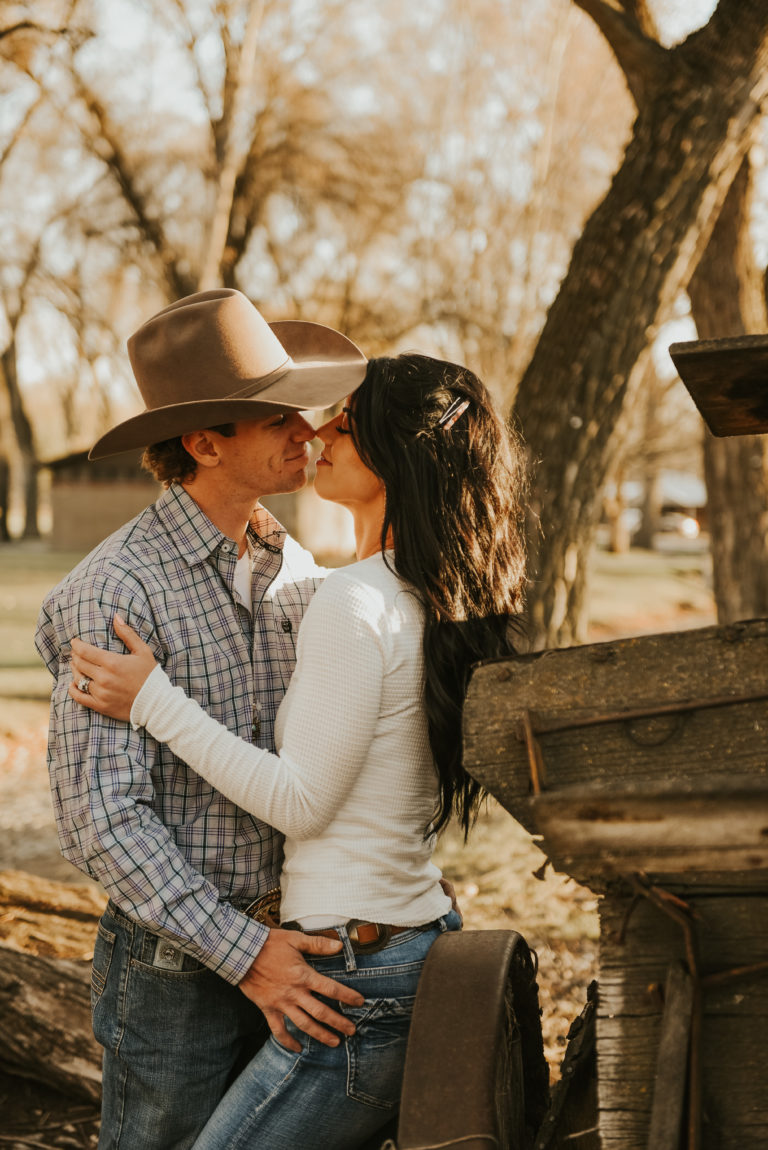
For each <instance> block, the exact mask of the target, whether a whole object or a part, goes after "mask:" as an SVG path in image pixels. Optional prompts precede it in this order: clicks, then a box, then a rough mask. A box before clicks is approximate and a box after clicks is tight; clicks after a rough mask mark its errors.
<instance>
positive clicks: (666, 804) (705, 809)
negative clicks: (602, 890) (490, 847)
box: [532, 783, 768, 880]
mask: <svg viewBox="0 0 768 1150" xmlns="http://www.w3.org/2000/svg"><path fill="white" fill-rule="evenodd" d="M638 791H639V793H638ZM532 806H533V807H534V811H535V819H536V824H537V827H538V830H539V831H540V833H541V834H542V835H543V836H544V842H545V844H546V850H547V854H548V856H549V858H550V859H551V860H552V862H553V863H554V865H555V866H556V867H557V868H558V869H560V870H565V871H567V872H568V873H569V874H585V875H605V874H608V875H610V874H627V873H631V872H634V871H650V872H652V873H655V874H658V873H660V872H662V873H663V872H667V873H669V872H675V873H678V874H685V873H687V872H688V871H691V870H694V871H695V870H713V869H718V870H719V871H743V870H746V869H749V868H750V867H756V868H761V869H764V870H766V878H767V880H768V869H766V868H768V788H766V789H765V790H755V789H754V788H751V787H747V788H739V787H738V786H735V785H734V784H733V783H730V785H728V784H726V783H723V784H722V785H721V786H720V787H718V788H716V789H709V787H708V789H707V791H706V792H704V793H698V794H690V793H686V792H684V791H679V790H670V789H669V787H668V786H664V787H662V788H660V787H658V786H652V785H650V784H645V788H644V789H640V787H634V788H632V789H631V790H630V789H627V790H626V791H624V792H618V793H617V792H615V791H611V792H609V793H604V792H603V791H594V790H590V792H589V793H588V794H585V793H584V788H578V789H576V790H574V789H572V788H570V787H567V788H563V789H561V790H558V791H556V792H554V793H551V794H543V795H541V796H539V797H538V798H537V799H535V800H533V801H532Z"/></svg>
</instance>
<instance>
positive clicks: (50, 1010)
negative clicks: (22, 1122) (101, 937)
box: [0, 946, 102, 1102]
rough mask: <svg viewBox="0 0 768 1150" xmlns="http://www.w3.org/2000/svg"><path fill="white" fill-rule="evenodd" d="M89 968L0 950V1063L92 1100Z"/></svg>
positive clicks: (97, 1088) (96, 1064)
mask: <svg viewBox="0 0 768 1150" xmlns="http://www.w3.org/2000/svg"><path fill="white" fill-rule="evenodd" d="M89 988H90V966H89V964H88V963H86V962H70V961H67V960H64V959H58V960H56V959H49V958H40V957H39V956H38V955H31V954H23V953H21V952H20V951H16V950H11V949H9V948H8V947H5V946H0V1064H2V1066H3V1068H4V1069H5V1070H7V1071H10V1072H11V1073H13V1074H21V1075H23V1076H25V1077H28V1078H36V1079H37V1080H38V1081H40V1082H46V1083H48V1084H49V1085H50V1086H54V1087H56V1089H58V1090H61V1091H63V1092H64V1093H65V1094H68V1095H74V1096H75V1097H80V1098H84V1099H86V1100H87V1101H92V1102H95V1101H98V1099H99V1097H100V1093H101V1056H102V1051H101V1047H99V1046H98V1045H97V1043H96V1041H95V1039H94V1037H93V1032H92V1030H91V1014H90V989H89Z"/></svg>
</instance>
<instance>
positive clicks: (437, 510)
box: [350, 354, 525, 837]
mask: <svg viewBox="0 0 768 1150" xmlns="http://www.w3.org/2000/svg"><path fill="white" fill-rule="evenodd" d="M465 400H468V401H469V402H468V405H467V406H466V408H465V409H464V410H463V411H462V412H461V414H460V415H459V416H458V418H457V419H456V421H455V422H454V423H451V421H450V420H448V421H447V422H446V421H445V415H446V413H447V412H448V410H449V408H451V405H452V404H454V405H458V404H461V403H463V402H464V401H465ZM455 410H456V408H454V411H455ZM351 414H352V418H351V420H350V430H351V433H352V436H353V441H354V443H355V447H356V448H357V451H358V453H359V454H360V457H361V459H362V460H363V461H364V463H365V464H366V465H367V466H368V467H370V469H371V470H372V471H373V472H374V473H375V474H376V475H378V476H379V478H380V479H381V480H382V482H383V483H384V487H385V490H386V511H385V517H384V525H383V528H382V533H381V546H382V551H384V550H385V548H386V540H387V537H388V533H389V531H390V528H391V531H392V536H391V537H392V539H393V540H394V552H395V569H396V571H397V573H398V575H400V576H401V577H402V578H403V579H404V580H406V582H408V583H409V584H410V585H411V586H412V587H413V588H414V590H415V592H416V594H417V595H418V597H419V599H420V601H421V602H422V604H423V606H424V609H425V616H426V622H425V628H424V663H425V705H426V712H427V721H428V727H429V740H430V745H431V748H432V753H433V755H434V758H435V763H436V765H437V771H438V777H439V800H438V806H437V810H436V813H435V818H434V821H433V823H432V824H431V826H430V828H429V830H430V831H439V830H441V829H442V827H444V826H445V824H446V823H447V822H448V820H449V819H450V817H451V815H452V814H453V813H455V814H456V816H457V817H458V820H459V822H460V824H461V826H462V827H463V829H464V834H465V837H466V835H467V834H468V832H469V829H470V827H471V825H472V823H473V821H474V818H475V816H476V814H477V809H478V806H479V804H480V801H481V799H482V797H483V790H482V788H481V787H480V785H479V784H478V783H477V782H475V780H474V779H472V778H471V777H470V776H469V775H468V774H467V773H466V771H464V769H463V767H462V764H461V708H462V704H463V701H464V695H465V693H466V688H467V684H468V681H469V672H470V668H471V666H472V664H473V663H476V662H478V661H479V660H481V659H487V658H493V657H496V656H500V655H507V654H511V653H512V652H513V651H514V647H513V643H512V634H511V632H512V629H513V626H512V624H513V620H514V618H515V617H516V616H518V615H519V613H520V611H521V608H522V593H523V586H524V582H525V549H524V543H523V538H524V536H523V514H522V507H523V494H524V480H523V475H524V466H523V454H522V450H521V447H520V445H519V443H518V441H517V439H516V437H515V435H514V434H513V433H512V432H511V430H510V429H509V428H508V427H507V426H506V425H505V423H504V421H503V420H502V418H501V417H500V415H499V413H498V412H497V411H496V409H495V407H494V404H493V401H492V399H491V397H490V395H489V393H488V391H487V390H486V388H485V387H484V386H483V384H482V383H481V382H480V380H479V379H478V378H477V376H476V375H474V374H473V373H472V372H471V371H468V370H467V369H466V368H464V367H459V366H458V365H457V364H453V363H447V362H445V361H443V360H438V359H432V358H430V357H429V356H425V355H415V354H406V355H399V356H396V357H386V358H384V357H383V358H380V359H373V360H371V361H370V363H369V365H368V370H367V373H366V376H365V379H364V381H363V383H362V384H361V385H360V387H359V388H358V390H357V391H356V392H355V393H354V395H353V397H352V413H351ZM441 419H443V422H442V423H441Z"/></svg>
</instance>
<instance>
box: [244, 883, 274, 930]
mask: <svg viewBox="0 0 768 1150" xmlns="http://www.w3.org/2000/svg"><path fill="white" fill-rule="evenodd" d="M280 893H281V892H280V887H279V886H276V887H273V888H272V890H268V891H267V893H266V894H262V895H260V896H259V898H255V899H254V900H253V902H251V903H249V904H248V906H247V907H245V909H244V910H243V914H247V915H248V917H249V918H252V919H255V920H256V922H261V923H263V924H264V926H273V927H274V926H278V925H279V923H280Z"/></svg>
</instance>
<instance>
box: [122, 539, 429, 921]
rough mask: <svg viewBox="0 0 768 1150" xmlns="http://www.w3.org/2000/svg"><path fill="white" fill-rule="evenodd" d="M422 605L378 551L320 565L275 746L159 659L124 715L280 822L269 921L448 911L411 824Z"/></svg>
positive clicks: (399, 917) (425, 809) (420, 811)
mask: <svg viewBox="0 0 768 1150" xmlns="http://www.w3.org/2000/svg"><path fill="white" fill-rule="evenodd" d="M422 632H423V612H422V609H421V607H420V605H419V603H418V602H417V600H416V598H415V596H414V594H412V593H411V592H410V591H409V589H408V586H407V585H406V584H405V583H403V581H402V580H401V579H399V578H398V576H396V575H395V574H394V573H393V572H392V571H391V570H390V569H389V568H388V567H387V565H386V562H385V560H384V557H383V556H381V555H374V556H371V557H370V558H369V559H363V560H361V561H360V562H359V563H354V564H352V565H351V566H350V567H345V568H341V569H339V570H337V571H333V572H331V574H330V575H328V577H327V578H326V579H325V581H324V583H323V584H322V585H321V587H320V589H319V590H318V591H317V592H316V594H315V596H314V598H313V599H312V602H311V603H310V605H309V608H308V609H307V611H306V614H305V615H304V619H303V621H302V624H301V628H300V630H299V636H298V642H297V650H296V670H295V672H294V674H293V678H292V679H291V682H290V685H289V687H288V690H287V692H286V695H285V698H284V700H283V702H282V704H281V706H280V709H279V711H278V715H277V721H276V725H275V733H276V743H277V748H278V753H277V754H271V753H270V752H268V751H265V750H262V749H260V748H259V747H254V746H251V745H250V744H249V743H246V742H244V741H243V740H241V739H239V738H238V737H237V736H235V735H234V734H232V733H231V732H229V731H228V730H227V729H226V728H225V727H223V726H222V725H221V724H220V723H218V722H216V721H215V720H214V719H212V718H210V717H209V716H208V715H206V714H205V712H204V711H203V710H202V709H201V708H200V706H199V705H198V704H197V703H196V702H195V701H194V700H192V699H190V698H188V697H187V696H186V695H185V694H184V692H183V691H182V690H181V688H179V687H174V686H173V685H172V684H171V682H170V680H169V679H168V678H167V676H166V675H165V673H164V672H163V670H162V669H161V668H160V667H159V666H158V667H156V668H155V670H154V671H153V672H152V674H151V675H150V676H149V678H148V679H147V680H146V682H145V683H144V686H143V687H142V689H141V691H140V692H139V694H138V696H137V697H136V700H135V702H134V704H133V709H132V711H131V722H132V723H133V724H134V726H136V727H138V726H143V727H146V729H147V730H148V732H149V733H150V734H151V735H152V736H153V737H154V738H155V739H157V740H158V741H160V742H163V743H167V744H168V746H169V747H170V748H171V750H172V751H173V753H174V754H175V755H177V756H178V757H179V758H181V759H183V760H184V761H185V762H187V763H189V765H190V766H191V767H193V768H194V769H195V770H196V771H197V772H198V773H199V774H201V775H202V776H203V777H204V778H205V779H206V780H207V781H208V782H209V783H211V784H212V785H213V786H215V787H216V788H217V789H218V790H220V791H222V792H223V794H225V795H226V796H227V798H229V799H231V800H232V801H233V802H235V803H237V804H238V806H241V807H243V808H244V809H245V810H247V811H250V812H251V813H253V814H255V815H257V816H258V817H259V818H260V819H263V820H265V821H266V822H268V823H270V824H271V825H272V826H274V827H277V829H278V830H281V831H282V832H283V833H284V834H285V861H284V866H283V874H282V880H281V885H282V888H283V898H282V909H281V920H282V921H283V922H287V921H290V920H299V921H302V920H306V919H312V920H313V921H315V920H317V917H318V916H323V919H324V920H325V921H327V922H345V921H346V920H347V919H350V918H359V919H370V920H373V921H376V922H385V923H389V924H390V925H392V926H418V925H421V924H423V923H426V922H430V921H432V920H433V919H435V918H438V917H439V916H440V915H443V914H446V913H447V912H448V911H449V910H450V900H449V899H448V897H447V896H446V895H445V894H444V893H443V891H442V889H441V887H440V885H439V880H440V871H439V870H438V869H437V867H436V866H435V865H434V864H433V863H432V862H431V855H432V849H433V845H434V842H433V839H432V838H430V839H428V840H425V839H424V828H425V827H426V826H427V825H428V823H429V821H430V819H431V818H432V816H433V814H434V810H435V802H436V797H437V776H436V772H435V767H434V761H433V758H432V754H431V751H430V747H429V739H428V735H427V721H426V715H425V712H424V706H423V676H424V668H423V656H422Z"/></svg>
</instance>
